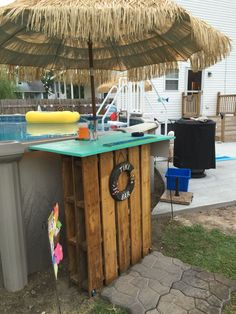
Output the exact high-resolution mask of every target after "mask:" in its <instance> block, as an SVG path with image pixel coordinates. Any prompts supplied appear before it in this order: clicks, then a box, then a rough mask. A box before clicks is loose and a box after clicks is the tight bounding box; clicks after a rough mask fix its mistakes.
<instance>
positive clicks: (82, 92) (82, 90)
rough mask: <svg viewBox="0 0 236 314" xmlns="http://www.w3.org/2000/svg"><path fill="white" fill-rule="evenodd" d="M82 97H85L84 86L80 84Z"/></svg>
mask: <svg viewBox="0 0 236 314" xmlns="http://www.w3.org/2000/svg"><path fill="white" fill-rule="evenodd" d="M80 98H81V99H84V86H80Z"/></svg>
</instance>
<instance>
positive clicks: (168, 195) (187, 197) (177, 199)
mask: <svg viewBox="0 0 236 314" xmlns="http://www.w3.org/2000/svg"><path fill="white" fill-rule="evenodd" d="M192 199H193V193H191V192H179V196H175V191H165V192H164V194H163V195H162V196H161V199H160V201H161V202H166V203H171V202H172V203H174V204H182V205H189V204H190V203H191V202H192Z"/></svg>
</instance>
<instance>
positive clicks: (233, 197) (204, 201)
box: [152, 143, 236, 215]
mask: <svg viewBox="0 0 236 314" xmlns="http://www.w3.org/2000/svg"><path fill="white" fill-rule="evenodd" d="M216 156H229V157H235V158H236V143H216ZM170 167H172V165H171V164H170ZM157 168H158V170H159V171H160V173H161V174H162V176H163V178H164V180H165V172H166V169H167V161H165V160H160V161H158V162H157ZM235 169H236V159H235V160H229V161H217V162H216V169H209V170H206V171H205V172H206V177H205V178H200V179H190V180H189V189H188V190H189V192H192V193H193V201H192V203H191V204H190V205H187V206H186V205H177V204H173V208H174V212H180V211H184V210H197V209H199V210H200V209H204V208H205V209H206V208H214V207H215V208H216V207H220V206H228V205H232V204H236V189H235V186H236V172H235ZM170 210H171V205H170V204H169V203H164V202H160V203H159V204H157V206H156V207H155V208H154V209H153V211H152V214H153V215H158V214H167V213H169V212H170Z"/></svg>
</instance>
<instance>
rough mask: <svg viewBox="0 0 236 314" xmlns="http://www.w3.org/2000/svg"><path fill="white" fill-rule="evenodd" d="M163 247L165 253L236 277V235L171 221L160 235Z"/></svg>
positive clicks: (209, 269) (233, 277)
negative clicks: (181, 224)
mask: <svg viewBox="0 0 236 314" xmlns="http://www.w3.org/2000/svg"><path fill="white" fill-rule="evenodd" d="M162 247H163V249H162V252H163V253H164V254H165V255H167V256H173V257H175V258H179V259H180V260H182V261H183V262H186V263H189V264H192V265H196V266H200V267H202V268H204V269H206V270H208V271H211V272H214V273H220V274H223V275H224V276H226V277H228V278H231V279H235V280H236V236H229V235H225V234H224V233H222V232H221V231H220V230H218V229H214V230H211V231H207V230H205V229H204V228H203V227H202V226H200V225H193V226H192V227H186V226H180V225H178V224H177V223H175V222H171V223H170V224H169V225H168V226H167V228H166V229H165V232H164V234H163V236H162Z"/></svg>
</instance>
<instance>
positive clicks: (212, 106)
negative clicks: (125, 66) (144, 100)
mask: <svg viewBox="0 0 236 314" xmlns="http://www.w3.org/2000/svg"><path fill="white" fill-rule="evenodd" d="M176 2H177V3H179V4H180V5H182V6H183V7H185V8H186V9H187V10H188V11H189V12H191V13H192V14H193V15H194V16H196V17H199V18H201V19H203V20H205V21H206V22H208V23H209V24H210V25H212V26H213V27H215V28H217V29H218V30H219V31H221V32H223V33H224V34H226V35H227V36H229V37H230V38H231V40H232V52H231V54H230V56H229V57H227V58H226V59H224V60H223V61H221V62H219V63H217V64H216V65H214V66H212V67H209V68H207V69H205V70H204V71H203V74H202V90H203V95H202V97H203V98H202V113H203V114H204V115H207V116H213V115H215V114H216V102H217V93H218V92H221V93H222V94H236V28H235V22H236V1H232V0H222V1H220V2H217V1H216V0H207V1H205V0H199V1H196V0H176ZM188 67H189V64H188V63H187V62H183V63H181V65H180V72H179V90H178V91H165V77H160V78H157V79H154V80H153V81H154V84H155V85H156V87H157V89H158V92H159V94H160V95H161V96H162V97H164V98H165V97H169V102H168V103H167V110H168V118H169V119H178V118H180V117H181V104H182V92H184V91H185V89H186V84H187V83H186V80H187V76H186V69H187V68H188ZM208 72H211V73H212V76H211V77H208ZM148 98H149V100H150V101H151V105H152V106H151V107H152V108H150V105H148V104H146V105H145V112H148V113H151V114H152V115H154V116H155V117H156V118H157V119H159V120H161V121H163V120H164V118H165V114H164V110H163V107H162V105H161V104H160V102H158V101H157V97H156V95H155V92H154V91H152V92H149V93H148Z"/></svg>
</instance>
